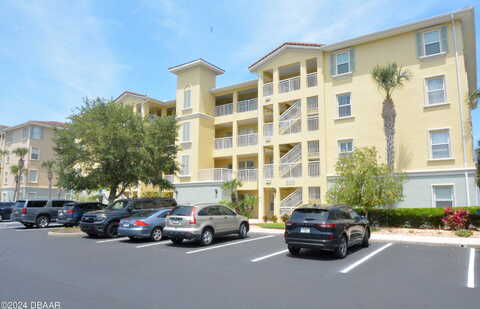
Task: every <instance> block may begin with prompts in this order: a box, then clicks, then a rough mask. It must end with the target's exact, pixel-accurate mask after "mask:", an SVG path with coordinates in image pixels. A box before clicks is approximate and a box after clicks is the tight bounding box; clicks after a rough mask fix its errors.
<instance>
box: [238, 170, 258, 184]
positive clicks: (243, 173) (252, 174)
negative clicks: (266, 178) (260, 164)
mask: <svg viewBox="0 0 480 309" xmlns="http://www.w3.org/2000/svg"><path fill="white" fill-rule="evenodd" d="M238 178H239V179H240V181H245V182H250V181H257V169H256V168H251V169H241V170H238Z"/></svg>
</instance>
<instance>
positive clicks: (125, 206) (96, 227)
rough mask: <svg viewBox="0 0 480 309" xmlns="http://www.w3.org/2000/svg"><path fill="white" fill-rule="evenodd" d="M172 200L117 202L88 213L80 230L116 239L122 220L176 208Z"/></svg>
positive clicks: (150, 199)
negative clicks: (154, 210)
mask: <svg viewBox="0 0 480 309" xmlns="http://www.w3.org/2000/svg"><path fill="white" fill-rule="evenodd" d="M176 205H177V202H176V201H175V200H174V199H172V198H139V199H122V200H117V201H115V202H113V203H112V204H110V205H109V206H107V207H106V208H105V209H103V210H98V211H92V212H87V213H86V214H84V215H83V216H82V219H81V220H80V229H81V230H82V231H83V232H84V233H87V234H88V235H89V236H104V237H109V238H111V237H116V236H117V229H118V225H119V223H120V220H121V219H124V218H128V217H131V216H133V215H135V214H136V213H138V212H142V211H145V210H150V209H160V208H165V207H175V206H176Z"/></svg>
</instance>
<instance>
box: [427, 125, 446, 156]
mask: <svg viewBox="0 0 480 309" xmlns="http://www.w3.org/2000/svg"><path fill="white" fill-rule="evenodd" d="M430 146H431V153H430V158H431V159H448V158H450V157H451V152H450V134H449V130H436V131H430Z"/></svg>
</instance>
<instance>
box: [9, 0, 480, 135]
mask: <svg viewBox="0 0 480 309" xmlns="http://www.w3.org/2000/svg"><path fill="white" fill-rule="evenodd" d="M360 3H361V5H360ZM479 3H480V1H462V0H456V1H451V0H450V1H440V0H437V1H432V0H422V1H416V2H415V5H412V3H411V2H410V1H379V0H362V1H343V0H339V1H331V0H328V1H320V0H312V1H310V0H308V1H302V0H295V1H292V0H288V1H280V0H271V1H270V0H268V1H260V0H259V1H224V2H221V1H207V0H205V1H182V0H151V1H150V0H149V1H147V0H145V1H144V0H138V1H116V0H111V1H108V0H103V1H87V0H86V1H68V0H64V1H50V0H43V1H35V0H30V1H22V0H1V1H0V72H1V74H0V85H1V90H0V124H4V125H14V124H18V123H21V122H25V121H27V120H56V121H63V120H65V117H66V116H67V115H69V114H70V113H71V112H72V111H73V110H74V108H75V107H76V106H78V105H80V104H81V103H82V98H83V97H96V96H99V97H105V98H112V97H116V96H117V95H119V94H120V93H121V92H122V91H124V90H131V91H135V92H140V93H144V94H147V95H149V96H153V97H155V98H159V99H162V100H166V99H171V98H173V96H174V89H175V77H174V75H172V74H170V73H168V72H167V68H168V67H170V66H174V65H177V64H180V63H184V62H186V61H189V60H192V59H195V58H199V57H202V58H204V59H206V60H208V61H210V62H212V63H213V64H215V65H218V66H220V67H221V68H223V69H225V71H226V74H224V75H222V76H220V77H219V79H218V83H217V85H218V86H223V85H227V84H230V83H234V82H239V81H244V80H247V79H253V78H255V76H254V75H252V74H250V73H249V72H248V69H247V67H248V65H249V64H251V63H252V62H254V61H255V60H256V59H258V58H259V57H261V56H262V55H264V54H265V53H267V52H268V51H270V50H271V49H273V48H275V47H276V46H277V45H279V44H280V43H282V42H285V41H300V42H318V43H333V42H337V41H340V40H344V39H348V38H352V37H356V36H359V35H362V34H367V33H370V32H374V31H378V30H381V29H386V28H390V27H394V26H398V25H400V24H403V23H408V22H411V21H415V20H418V19H421V18H427V17H432V16H435V15H438V14H442V13H446V12H449V11H452V10H457V9H460V8H463V7H466V6H470V5H473V6H476V5H477V4H479ZM476 15H477V16H478V14H476ZM476 24H477V25H480V22H479V20H478V18H476ZM479 33H480V30H479V29H477V42H480V38H479V37H478V35H479ZM477 57H478V56H477ZM479 59H480V58H479ZM473 119H474V135H475V138H476V140H478V139H479V138H480V112H479V111H478V110H475V111H473Z"/></svg>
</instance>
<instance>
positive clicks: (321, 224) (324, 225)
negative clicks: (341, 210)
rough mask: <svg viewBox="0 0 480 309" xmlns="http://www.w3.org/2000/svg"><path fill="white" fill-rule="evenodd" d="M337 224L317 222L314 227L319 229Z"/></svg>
mask: <svg viewBox="0 0 480 309" xmlns="http://www.w3.org/2000/svg"><path fill="white" fill-rule="evenodd" d="M336 226H337V225H336V224H335V223H318V224H315V227H318V228H320V229H334V228H335V227H336Z"/></svg>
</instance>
